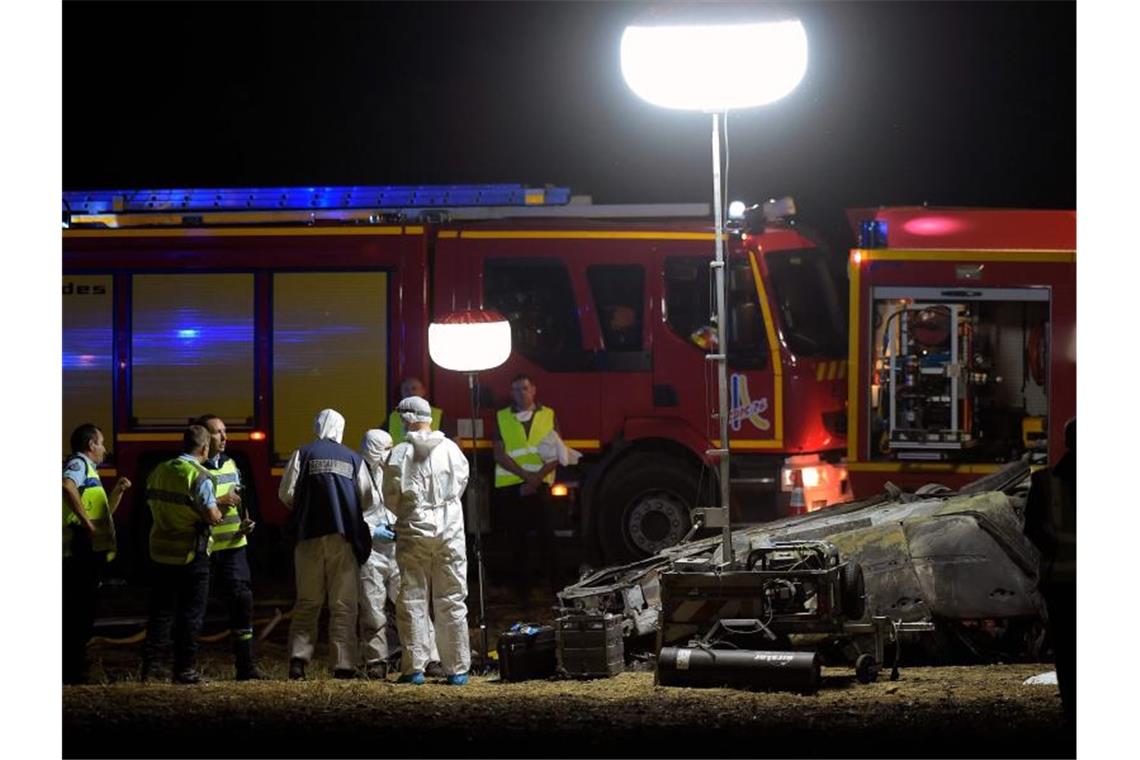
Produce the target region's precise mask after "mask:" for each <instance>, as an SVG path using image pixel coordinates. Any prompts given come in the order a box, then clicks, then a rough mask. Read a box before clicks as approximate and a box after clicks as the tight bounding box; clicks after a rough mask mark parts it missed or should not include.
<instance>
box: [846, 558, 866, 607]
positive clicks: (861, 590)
mask: <svg viewBox="0 0 1140 760" xmlns="http://www.w3.org/2000/svg"><path fill="white" fill-rule="evenodd" d="M842 581H843V587H842V590H841V591H840V594H841V596H840V600H841V601H840V603H841V604H842V606H843V616H844V617H845V618H847V619H848V620H862V619H863V613H865V612H866V611H867V586H866V583H865V582H864V580H863V568H862V567H861V566H860V565H859V563H858V562H855V561H853V560H848V561H847V564H846V565H844V566H843V579H842Z"/></svg>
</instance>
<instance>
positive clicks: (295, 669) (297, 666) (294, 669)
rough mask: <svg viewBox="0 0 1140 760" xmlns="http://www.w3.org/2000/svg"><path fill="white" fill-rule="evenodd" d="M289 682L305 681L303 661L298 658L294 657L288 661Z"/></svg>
mask: <svg viewBox="0 0 1140 760" xmlns="http://www.w3.org/2000/svg"><path fill="white" fill-rule="evenodd" d="M289 680H290V681H304V680H305V661H304V660H302V659H301V658H299V657H294V658H293V659H291V660H289Z"/></svg>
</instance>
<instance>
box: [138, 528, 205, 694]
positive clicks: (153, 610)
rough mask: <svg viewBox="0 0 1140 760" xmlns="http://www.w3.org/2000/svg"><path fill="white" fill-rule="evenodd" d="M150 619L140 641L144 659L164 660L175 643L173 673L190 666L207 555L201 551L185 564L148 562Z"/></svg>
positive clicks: (201, 608) (202, 612) (195, 650)
mask: <svg viewBox="0 0 1140 760" xmlns="http://www.w3.org/2000/svg"><path fill="white" fill-rule="evenodd" d="M151 570H152V576H151V577H152V586H151V596H150V620H149V621H148V622H147V626H146V643H145V644H144V645H143V659H144V662H146V663H147V664H150V665H155V664H158V663H162V662H165V661H166V659H167V652H169V650H170V644H171V629H173V643H174V673H175V674H178V673H183V672H185V671H188V670H193V669H194V667H195V666H196V664H197V657H198V634H199V633H201V631H202V619H203V618H204V617H205V615H206V600H207V599H208V598H209V593H210V558H209V556H208V555H207V554H206V553H205V552H204V551H199V552H198V553H197V554H195V555H194V559H193V560H191V561H190V563H189V564H186V565H164V564H161V563H159V562H152V563H151Z"/></svg>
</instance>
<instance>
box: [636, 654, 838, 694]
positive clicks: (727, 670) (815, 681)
mask: <svg viewBox="0 0 1140 760" xmlns="http://www.w3.org/2000/svg"><path fill="white" fill-rule="evenodd" d="M819 667H820V660H819V655H818V654H817V653H815V652H773V651H757V650H753V649H698V648H692V647H664V648H662V650H661V654H660V655H659V656H658V658H657V683H659V684H660V685H662V686H704V687H717V686H727V687H731V688H739V689H778V690H782V691H802V692H814V691H816V690H818V689H819Z"/></svg>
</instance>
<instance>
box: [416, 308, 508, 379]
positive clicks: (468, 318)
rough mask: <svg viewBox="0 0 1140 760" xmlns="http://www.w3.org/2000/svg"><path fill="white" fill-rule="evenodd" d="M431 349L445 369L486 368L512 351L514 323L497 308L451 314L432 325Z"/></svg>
mask: <svg viewBox="0 0 1140 760" xmlns="http://www.w3.org/2000/svg"><path fill="white" fill-rule="evenodd" d="M428 353H429V354H431V360H432V361H433V362H435V363H436V364H438V365H439V366H441V367H443V368H444V369H450V370H455V371H456V372H482V371H483V370H485V369H493V368H494V367H498V366H499V365H500V364H502V363H503V362H505V361H506V360H507V357H509V356H510V355H511V323H510V322H508V321H507V318H506V317H504V316H503V315H502V314H500V313H498V312H497V311H484V310H481V309H473V310H470V311H459V312H455V313H454V314H448V315H447V316H445V317H443V318H442V319H440V320H439V321H438V322H432V323H431V325H429V326H428Z"/></svg>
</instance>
